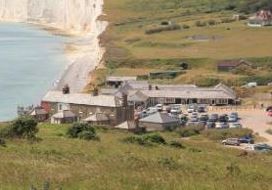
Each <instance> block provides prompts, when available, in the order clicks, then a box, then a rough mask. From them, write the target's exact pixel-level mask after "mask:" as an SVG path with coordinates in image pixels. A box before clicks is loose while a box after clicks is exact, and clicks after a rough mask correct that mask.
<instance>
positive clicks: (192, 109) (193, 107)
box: [187, 105, 196, 113]
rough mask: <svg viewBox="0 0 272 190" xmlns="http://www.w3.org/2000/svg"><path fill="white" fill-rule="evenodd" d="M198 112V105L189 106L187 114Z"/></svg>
mask: <svg viewBox="0 0 272 190" xmlns="http://www.w3.org/2000/svg"><path fill="white" fill-rule="evenodd" d="M195 111H196V105H189V107H188V109H187V112H188V113H193V112H195Z"/></svg>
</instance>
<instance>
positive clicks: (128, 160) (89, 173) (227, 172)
mask: <svg viewBox="0 0 272 190" xmlns="http://www.w3.org/2000/svg"><path fill="white" fill-rule="evenodd" d="M39 128H40V132H39V134H38V136H39V137H40V138H41V141H40V142H37V143H29V142H27V141H25V140H9V141H7V147H0V152H1V154H0V160H1V164H0V189H5V190H13V189H14V190H15V189H16V190H17V189H22V190H23V189H26V190H27V189H29V188H30V186H31V185H33V186H35V187H38V188H40V189H41V188H42V186H43V184H44V183H45V182H49V184H50V187H51V188H50V189H61V188H62V189H63V190H66V189H69V190H70V189H74V190H78V189H81V190H87V189H97V190H100V189H101V190H102V189H104V190H120V189H128V190H129V189H139V190H144V189H146V190H152V189H154V190H155V189H156V190H158V189H159V190H160V189H161V190H168V189H169V190H173V189H175V190H176V189H177V190H178V189H186V190H191V189H192V190H193V189H197V190H204V189H205V190H206V189H207V190H211V189H220V190H229V189H239V190H259V189H263V190H266V189H270V187H271V185H272V182H271V176H272V172H271V169H270V167H267V166H270V165H271V164H272V157H271V155H263V154H249V155H244V156H242V155H243V154H241V151H240V150H236V149H228V148H223V147H222V146H221V145H219V144H215V143H212V142H210V141H207V140H205V139H203V138H199V137H197V138H195V139H194V140H183V141H181V140H180V139H179V138H178V135H177V134H176V133H174V132H173V133H169V132H168V133H162V136H164V137H165V139H166V140H167V141H168V142H170V141H171V140H174V139H176V140H177V141H180V142H181V143H182V144H183V145H184V146H185V148H184V149H177V148H173V147H170V146H167V145H154V146H151V147H149V146H147V147H144V146H139V145H134V144H128V143H124V142H123V141H122V140H123V139H124V138H126V137H129V136H131V135H132V134H129V133H127V132H119V131H111V130H99V131H98V135H99V137H100V141H84V140H73V139H69V138H67V137H66V136H65V132H66V129H67V126H55V125H47V124H43V125H40V126H39Z"/></svg>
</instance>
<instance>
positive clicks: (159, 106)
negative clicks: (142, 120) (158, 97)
mask: <svg viewBox="0 0 272 190" xmlns="http://www.w3.org/2000/svg"><path fill="white" fill-rule="evenodd" d="M155 108H157V110H158V111H162V110H163V105H162V104H157V105H155Z"/></svg>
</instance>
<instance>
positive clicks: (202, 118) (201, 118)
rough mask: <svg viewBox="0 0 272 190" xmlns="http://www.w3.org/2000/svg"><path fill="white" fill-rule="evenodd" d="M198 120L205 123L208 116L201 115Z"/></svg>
mask: <svg viewBox="0 0 272 190" xmlns="http://www.w3.org/2000/svg"><path fill="white" fill-rule="evenodd" d="M199 120H200V121H205V122H207V121H208V120H209V116H208V115H207V114H203V115H201V116H200V117H199Z"/></svg>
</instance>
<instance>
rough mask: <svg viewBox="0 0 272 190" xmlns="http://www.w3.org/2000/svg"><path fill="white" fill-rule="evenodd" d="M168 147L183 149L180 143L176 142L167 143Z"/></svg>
mask: <svg viewBox="0 0 272 190" xmlns="http://www.w3.org/2000/svg"><path fill="white" fill-rule="evenodd" d="M169 146H171V147H173V148H179V149H181V148H185V147H184V146H183V145H182V144H181V143H180V142H178V141H171V142H169Z"/></svg>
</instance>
